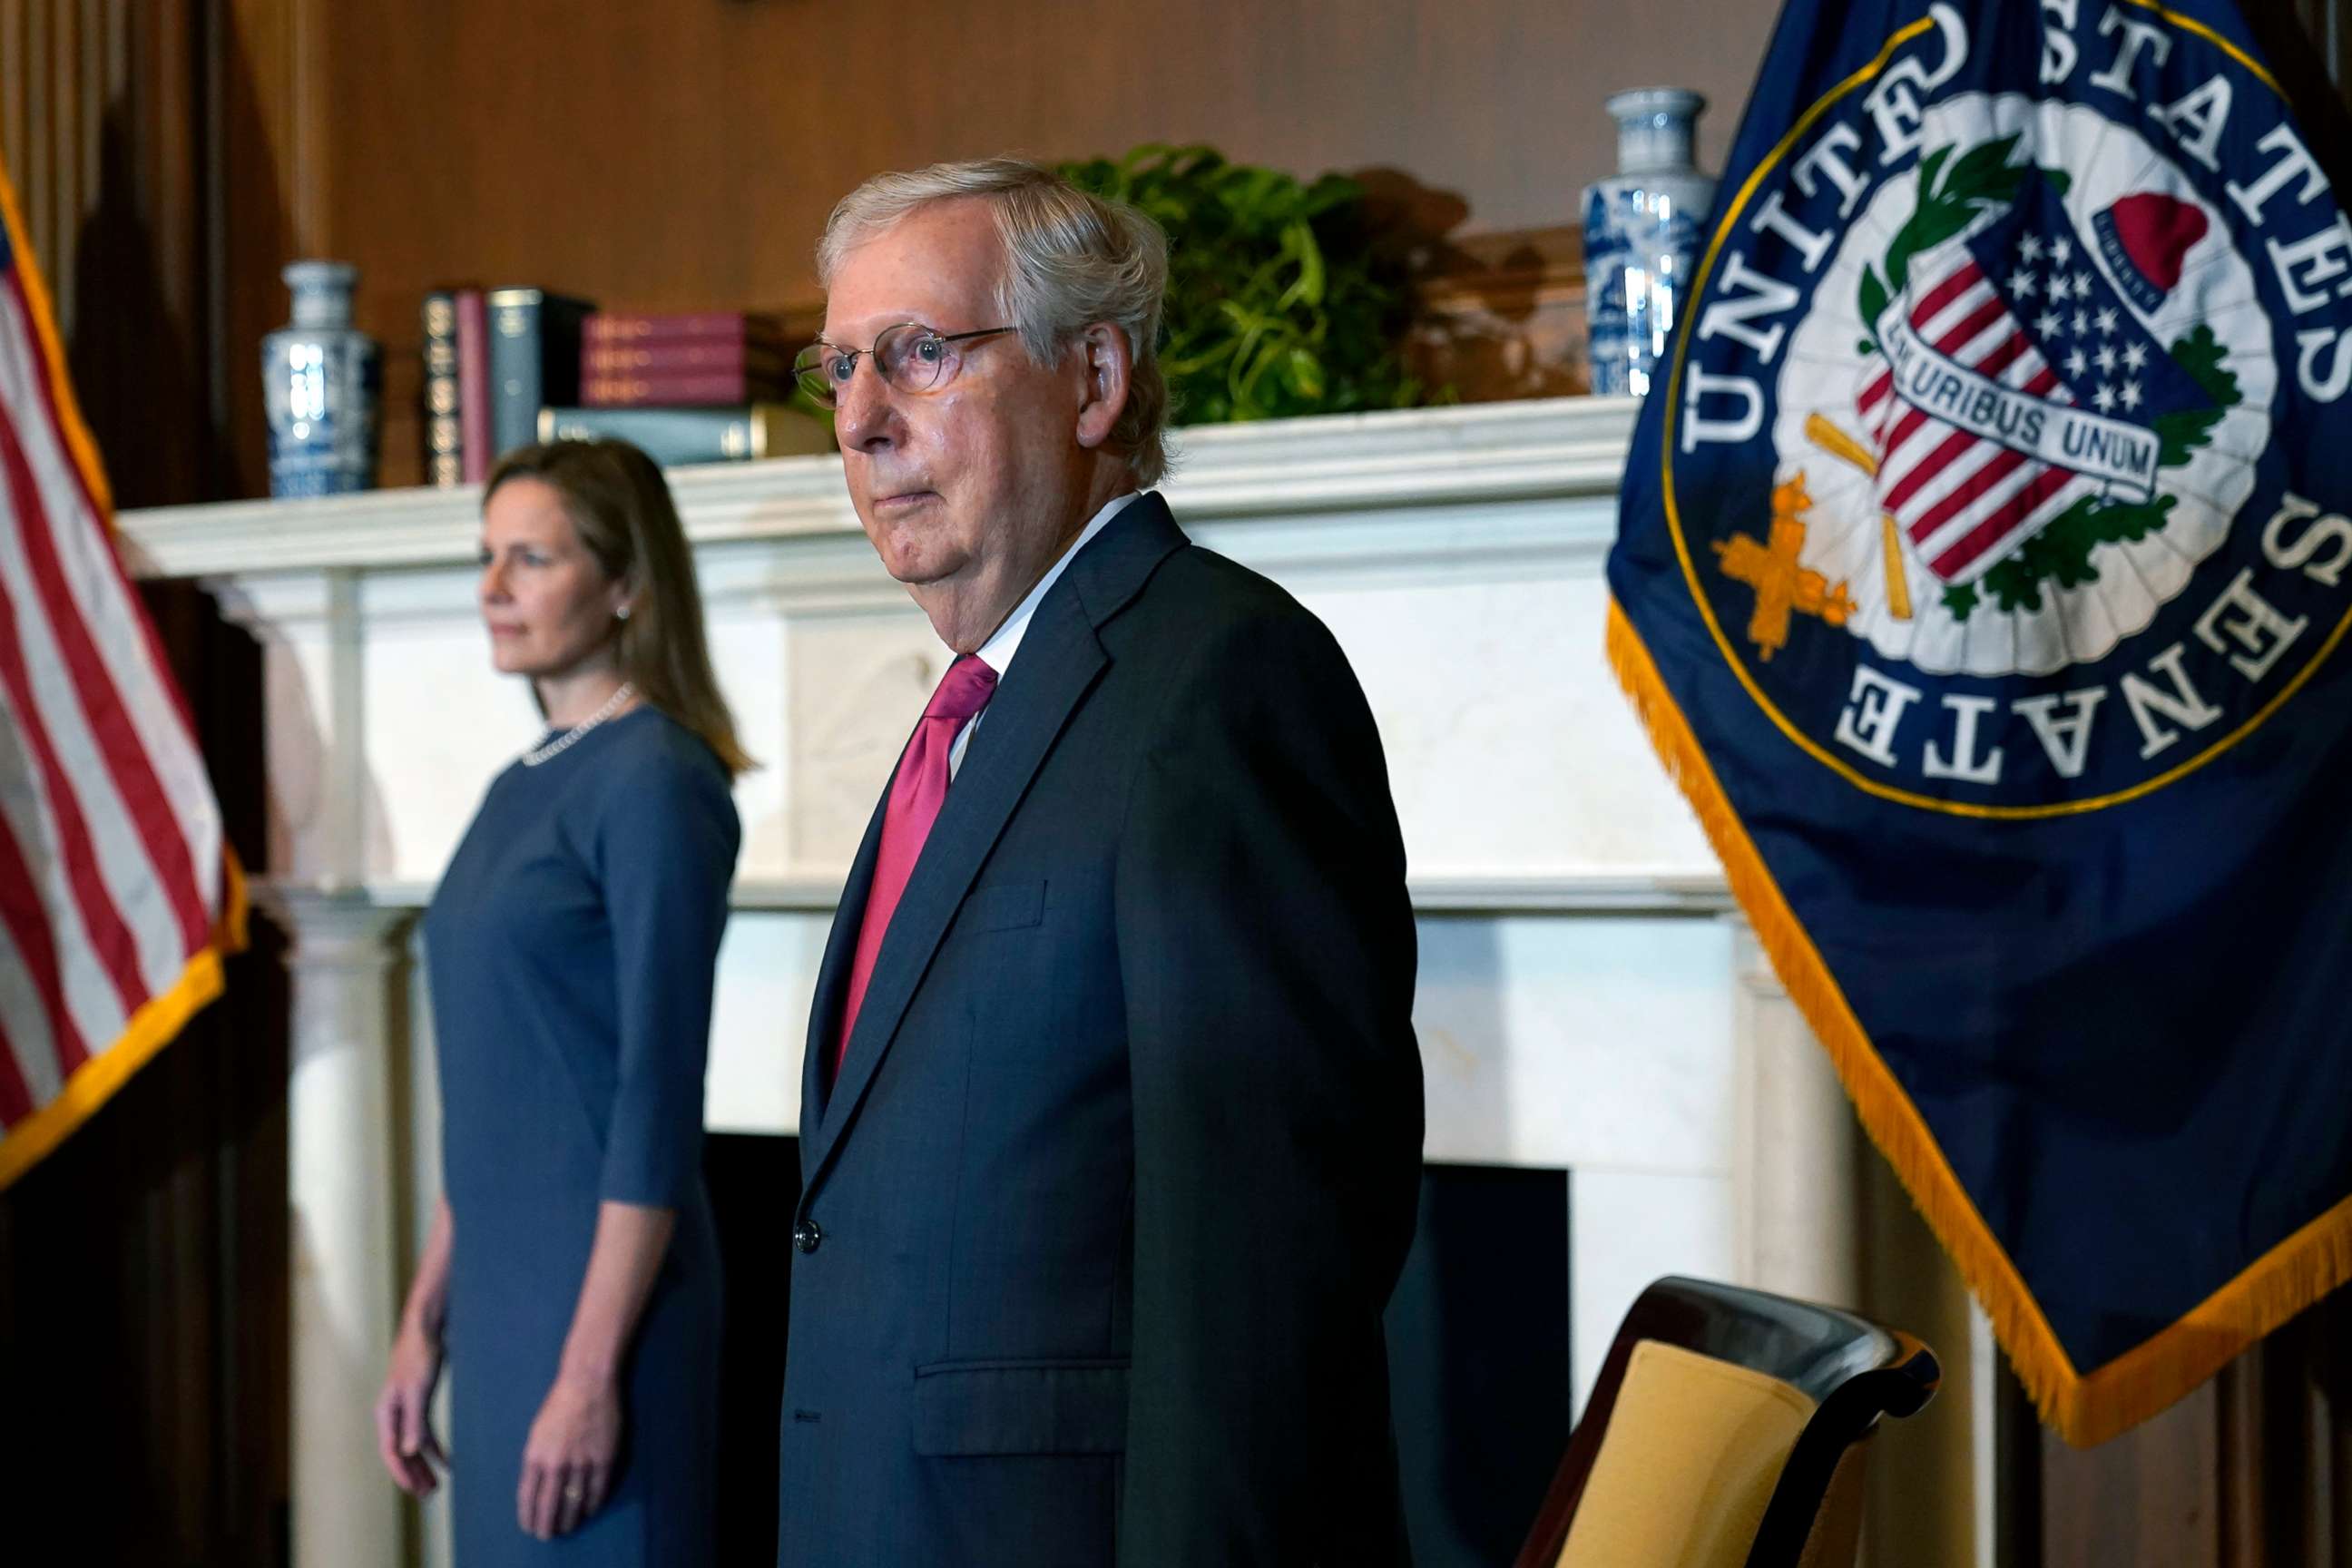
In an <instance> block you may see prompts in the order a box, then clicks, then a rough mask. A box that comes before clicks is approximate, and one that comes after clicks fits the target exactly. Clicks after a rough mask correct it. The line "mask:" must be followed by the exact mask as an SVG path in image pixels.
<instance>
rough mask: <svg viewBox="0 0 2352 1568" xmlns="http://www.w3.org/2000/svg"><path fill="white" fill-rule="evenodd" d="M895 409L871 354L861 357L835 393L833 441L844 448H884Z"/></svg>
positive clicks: (887, 442)
mask: <svg viewBox="0 0 2352 1568" xmlns="http://www.w3.org/2000/svg"><path fill="white" fill-rule="evenodd" d="M895 414H896V408H895V406H894V405H893V404H892V402H891V399H890V388H889V386H888V384H887V383H885V382H884V381H883V379H882V373H881V372H880V371H878V370H877V369H876V368H875V367H874V361H873V358H872V356H871V355H863V354H862V355H860V356H859V357H858V363H857V365H856V369H854V370H853V371H851V372H850V375H849V380H848V382H847V384H845V385H844V386H842V387H841V388H840V389H839V390H838V391H837V392H835V394H834V405H833V433H834V438H835V440H836V441H838V442H839V443H840V444H841V445H842V446H843V447H858V448H861V449H862V448H870V447H876V446H887V445H888V444H889V441H890V437H891V427H892V422H893V416H895Z"/></svg>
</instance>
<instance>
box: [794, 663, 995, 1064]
mask: <svg viewBox="0 0 2352 1568" xmlns="http://www.w3.org/2000/svg"><path fill="white" fill-rule="evenodd" d="M995 689H996V671H994V670H992V669H991V668H988V666H986V665H984V664H982V663H981V662H980V660H979V659H977V658H973V657H972V656H971V654H964V655H961V657H959V658H957V659H956V661H955V662H954V663H952V664H950V665H949V666H948V672H947V673H946V674H945V675H943V676H941V677H940V689H938V690H937V691H934V692H932V693H931V705H930V706H929V707H928V708H926V709H924V710H923V721H922V722H921V723H919V724H918V725H917V726H915V738H914V739H913V740H912V741H909V742H907V754H906V755H905V756H904V757H902V758H900V759H899V761H898V777H897V778H895V779H893V780H892V781H891V783H890V804H889V805H888V806H887V808H886V809H885V811H884V812H883V816H882V843H881V846H880V847H879V848H878V849H877V851H876V852H875V856H874V887H873V889H872V890H871V891H869V892H868V893H867V894H866V914H865V917H864V918H863V919H861V920H860V921H858V923H857V951H856V955H855V956H854V957H853V958H852V959H851V960H850V963H849V996H848V999H847V1000H846V1001H845V1003H844V1004H843V1005H842V1009H841V1037H840V1038H839V1039H838V1040H836V1041H835V1042H834V1047H833V1071H834V1076H835V1077H836V1078H838V1077H839V1076H840V1075H841V1062H842V1058H844V1057H845V1056H847V1055H848V1054H849V1036H850V1031H852V1030H853V1029H855V1028H856V1027H857V1009H858V1007H859V1006H860V1005H863V1004H864V1002H865V1001H866V982H867V981H869V980H871V979H873V978H874V957H875V954H877V953H878V952H881V951H882V933H883V932H885V931H888V930H889V929H890V917H891V915H892V914H893V913H895V912H896V911H897V910H898V895H900V894H901V893H904V892H905V891H906V890H907V879H908V878H909V877H911V876H913V875H914V874H915V861H916V860H917V859H918V858H919V857H920V856H921V855H922V853H923V840H925V839H926V838H929V837H930V836H931V824H932V823H934V822H936V821H938V820H939V816H940V806H941V805H944V804H945V803H946V801H947V798H948V753H949V752H951V751H953V750H954V749H955V738H956V731H959V730H961V729H962V728H963V724H964V721H965V720H967V719H970V718H971V716H972V715H973V714H975V713H977V712H979V711H980V710H982V709H983V708H985V707H987V706H988V699H989V697H990V695H991V694H992V693H993V692H994V691H995Z"/></svg>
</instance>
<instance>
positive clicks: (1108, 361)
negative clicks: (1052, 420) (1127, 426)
mask: <svg viewBox="0 0 2352 1568" xmlns="http://www.w3.org/2000/svg"><path fill="white" fill-rule="evenodd" d="M1077 352H1078V354H1079V357H1080V358H1081V360H1082V361H1083V362H1084V365H1085V371H1086V389H1085V398H1084V401H1083V402H1081V403H1080V404H1079V405H1078V445H1079V446H1081V447H1086V448H1087V450H1089V451H1091V450H1093V449H1094V448H1096V447H1100V446H1101V445H1102V444H1103V443H1104V442H1106V441H1108V440H1109V439H1110V434H1111V432H1112V431H1113V430H1115V429H1117V428H1118V417H1119V416H1120V415H1122V414H1124V413H1126V412H1127V389H1128V377H1129V374H1132V372H1133V370H1134V368H1135V365H1134V361H1133V359H1132V358H1131V356H1130V355H1129V353H1128V349H1127V334H1126V333H1125V332H1123V331H1119V329H1118V327H1116V326H1114V325H1113V324H1111V323H1110V322H1108V321H1097V322H1096V323H1095V324H1094V325H1093V326H1091V327H1088V328H1087V330H1086V331H1083V332H1081V333H1079V334H1078V342H1077Z"/></svg>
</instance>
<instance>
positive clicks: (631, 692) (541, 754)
mask: <svg viewBox="0 0 2352 1568" xmlns="http://www.w3.org/2000/svg"><path fill="white" fill-rule="evenodd" d="M636 694H637V689H636V688H635V687H634V686H632V685H630V684H629V683H628V682H627V681H625V680H624V681H623V682H621V689H619V690H618V691H615V692H614V693H613V695H612V696H610V697H607V698H606V699H604V706H603V707H602V708H599V709H597V710H596V711H594V712H593V713H591V714H589V715H588V717H586V718H585V719H583V720H581V721H580V722H578V723H577V724H574V725H572V728H570V729H569V730H566V731H563V733H562V734H561V735H558V736H556V737H555V739H553V740H552V741H550V742H547V743H546V744H544V745H541V746H534V747H532V748H531V749H530V751H528V752H524V753H523V754H522V765H523V766H524V767H527V768H535V767H537V766H539V764H540V763H543V762H547V761H549V760H550V759H551V758H554V757H559V756H562V754H563V753H564V752H566V751H569V750H570V749H571V747H572V742H575V741H577V740H579V739H580V737H581V736H583V735H584V734H586V733H587V732H588V731H591V730H593V729H594V728H595V727H596V726H597V725H599V724H602V723H603V722H604V721H605V720H607V719H610V718H611V717H612V716H613V715H614V714H615V713H617V712H619V711H620V710H621V705H622V704H623V703H625V702H626V701H627V700H629V699H630V698H632V697H635V695H636Z"/></svg>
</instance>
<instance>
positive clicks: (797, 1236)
mask: <svg viewBox="0 0 2352 1568" xmlns="http://www.w3.org/2000/svg"><path fill="white" fill-rule="evenodd" d="M823 1240H824V1232H823V1231H822V1230H819V1229H818V1228H817V1225H816V1221H814V1220H813V1219H804V1220H803V1221H801V1222H800V1224H798V1225H796V1226H793V1246H794V1247H797V1248H799V1249H800V1250H801V1251H803V1252H814V1251H815V1250H816V1249H817V1244H818V1243H820V1242H822V1241H823Z"/></svg>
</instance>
